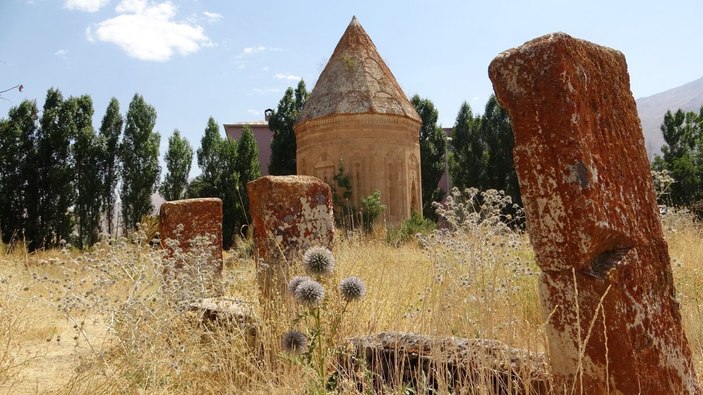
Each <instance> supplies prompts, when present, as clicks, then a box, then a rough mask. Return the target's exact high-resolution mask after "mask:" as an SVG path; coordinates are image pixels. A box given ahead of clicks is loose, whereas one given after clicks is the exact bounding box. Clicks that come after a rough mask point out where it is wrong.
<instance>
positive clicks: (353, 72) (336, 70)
mask: <svg viewBox="0 0 703 395" xmlns="http://www.w3.org/2000/svg"><path fill="white" fill-rule="evenodd" d="M364 113H376V114H393V115H399V116H405V117H408V118H411V119H414V120H416V121H418V122H421V120H420V117H419V116H418V115H417V112H416V111H415V108H414V107H413V105H412V104H411V103H410V101H409V100H408V98H407V96H405V93H403V90H402V89H401V88H400V85H398V81H396V79H395V77H394V76H393V73H391V70H390V69H389V68H388V66H386V63H385V62H384V61H383V59H381V56H380V55H379V54H378V51H377V50H376V46H375V45H374V43H373V41H371V38H370V37H369V35H368V34H366V31H364V28H363V27H361V24H360V23H359V21H358V20H357V19H356V17H353V18H352V20H351V23H349V26H348V27H347V30H346V31H345V32H344V35H342V38H341V39H339V43H338V44H337V47H336V48H335V49H334V52H333V53H332V56H331V57H330V60H329V61H328V62H327V65H326V66H325V69H324V70H323V71H322V74H320V78H319V79H318V80H317V84H315V88H314V89H313V90H312V92H311V93H310V96H309V97H308V99H307V101H306V102H305V107H304V108H303V112H302V113H301V115H300V118H299V119H298V124H300V123H303V122H305V121H307V120H311V119H316V118H322V117H325V116H328V115H332V114H364Z"/></svg>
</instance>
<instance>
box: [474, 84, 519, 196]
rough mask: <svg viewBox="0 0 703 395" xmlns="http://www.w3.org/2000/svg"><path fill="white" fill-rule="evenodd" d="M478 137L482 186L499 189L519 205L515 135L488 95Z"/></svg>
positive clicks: (496, 102) (494, 99)
mask: <svg viewBox="0 0 703 395" xmlns="http://www.w3.org/2000/svg"><path fill="white" fill-rule="evenodd" d="M481 136H483V138H484V140H485V142H486V152H487V155H486V168H485V179H484V182H483V185H481V188H482V189H484V190H485V189H496V190H503V191H505V193H506V194H507V195H509V196H510V197H511V198H512V200H513V203H517V204H519V205H522V200H521V198H520V185H519V183H518V178H517V173H516V172H515V166H514V164H513V147H514V146H515V138H514V136H513V129H512V126H511V125H510V118H509V117H508V113H507V111H505V110H504V109H503V107H501V106H500V104H499V103H498V100H497V99H496V97H495V95H491V97H490V98H489V99H488V102H487V103H486V108H485V111H484V112H483V115H482V116H481Z"/></svg>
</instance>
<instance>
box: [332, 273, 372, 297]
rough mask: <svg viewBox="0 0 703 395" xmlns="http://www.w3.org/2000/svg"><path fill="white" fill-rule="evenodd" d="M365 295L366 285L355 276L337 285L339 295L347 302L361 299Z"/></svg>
mask: <svg viewBox="0 0 703 395" xmlns="http://www.w3.org/2000/svg"><path fill="white" fill-rule="evenodd" d="M365 293H366V285H364V282H363V281H362V280H361V279H360V278H359V277H356V276H352V277H349V278H345V279H344V280H342V282H340V283H339V294H340V295H341V296H342V299H344V300H345V301H347V302H351V301H353V300H359V299H361V298H362V297H363V296H364V294H365Z"/></svg>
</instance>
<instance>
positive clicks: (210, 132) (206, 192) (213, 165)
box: [194, 117, 223, 197]
mask: <svg viewBox="0 0 703 395" xmlns="http://www.w3.org/2000/svg"><path fill="white" fill-rule="evenodd" d="M222 141H223V139H222V136H221V135H220V127H219V126H218V125H217V122H216V121H215V119H214V118H213V117H210V118H209V119H208V121H207V126H206V127H205V134H204V135H203V137H202V139H200V148H198V167H199V168H200V171H201V174H200V176H199V178H198V179H197V184H198V188H197V191H196V193H197V194H198V197H206V196H210V197H215V196H217V195H219V194H218V192H217V191H216V190H215V188H216V186H217V184H218V183H219V176H220V173H221V170H220V167H221V164H220V160H221V158H220V150H221V148H220V146H221V145H222ZM194 181H195V180H194Z"/></svg>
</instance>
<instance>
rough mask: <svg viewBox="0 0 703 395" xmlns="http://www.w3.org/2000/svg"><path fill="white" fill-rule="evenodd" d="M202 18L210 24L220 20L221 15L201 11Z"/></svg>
mask: <svg viewBox="0 0 703 395" xmlns="http://www.w3.org/2000/svg"><path fill="white" fill-rule="evenodd" d="M203 16H205V18H207V20H208V21H210V23H215V22H219V21H220V19H222V14H218V13H216V12H210V11H203Z"/></svg>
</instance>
